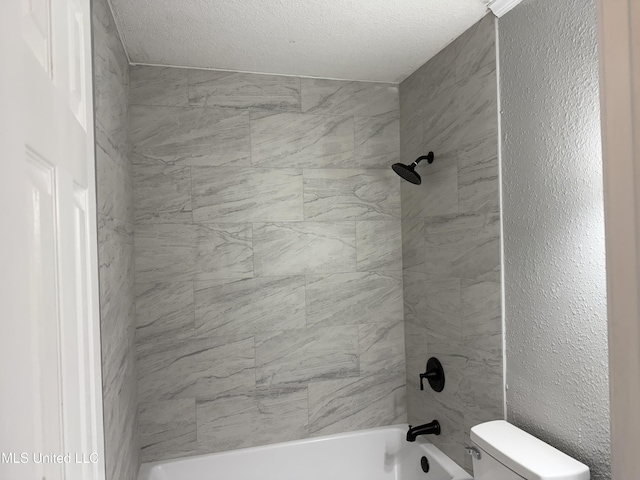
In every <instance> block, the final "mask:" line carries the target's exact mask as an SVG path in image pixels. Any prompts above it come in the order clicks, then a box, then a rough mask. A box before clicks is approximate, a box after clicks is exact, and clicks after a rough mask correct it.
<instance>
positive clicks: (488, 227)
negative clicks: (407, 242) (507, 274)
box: [425, 213, 500, 279]
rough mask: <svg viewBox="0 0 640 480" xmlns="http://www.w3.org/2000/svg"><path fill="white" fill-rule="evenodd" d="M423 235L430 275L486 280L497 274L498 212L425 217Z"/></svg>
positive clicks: (427, 269)
mask: <svg viewBox="0 0 640 480" xmlns="http://www.w3.org/2000/svg"><path fill="white" fill-rule="evenodd" d="M425 238H426V256H425V268H426V271H427V272H429V273H430V274H431V275H439V276H442V277H458V278H467V279H472V278H478V279H480V278H482V279H489V278H495V277H496V276H497V275H498V272H499V269H500V217H499V214H498V213H487V214H474V213H467V214H460V215H449V216H443V217H430V218H427V219H426V220H425Z"/></svg>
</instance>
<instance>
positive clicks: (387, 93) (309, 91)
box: [302, 78, 399, 117]
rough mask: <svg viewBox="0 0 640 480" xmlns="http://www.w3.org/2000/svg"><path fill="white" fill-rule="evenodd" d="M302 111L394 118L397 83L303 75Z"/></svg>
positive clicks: (397, 106)
mask: <svg viewBox="0 0 640 480" xmlns="http://www.w3.org/2000/svg"><path fill="white" fill-rule="evenodd" d="M302 111H303V112H307V113H318V114H324V115H354V116H357V117H377V116H387V117H397V116H398V113H399V104H398V86H397V85H392V84H388V83H370V82H350V81H343V80H327V79H322V78H303V79H302Z"/></svg>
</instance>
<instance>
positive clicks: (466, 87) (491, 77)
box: [425, 63, 498, 150]
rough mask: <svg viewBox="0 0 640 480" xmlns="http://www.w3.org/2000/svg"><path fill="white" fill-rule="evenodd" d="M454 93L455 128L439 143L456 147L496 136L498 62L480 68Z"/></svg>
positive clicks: (439, 140) (452, 112) (441, 137)
mask: <svg viewBox="0 0 640 480" xmlns="http://www.w3.org/2000/svg"><path fill="white" fill-rule="evenodd" d="M454 90H455V94H454V96H453V100H452V105H451V109H452V111H451V114H453V115H455V117H456V120H455V122H454V123H455V128H453V129H451V130H450V131H448V132H447V133H446V134H445V135H444V136H442V135H441V136H440V137H439V139H438V140H437V141H436V142H437V143H440V142H441V143H442V144H446V145H447V146H449V147H452V148H455V147H456V146H458V145H465V144H469V143H472V142H474V141H476V140H480V139H483V138H487V137H490V136H495V137H497V135H498V92H497V82H496V65H495V63H490V64H488V65H486V66H484V67H482V68H480V69H479V70H478V71H477V72H475V73H473V74H472V75H471V76H469V77H467V78H465V79H464V80H462V81H461V82H460V83H459V84H458V85H456V88H455V89H454ZM434 120H435V119H434ZM436 121H437V120H436ZM425 135H426V133H425ZM425 140H426V138H425ZM447 150H448V149H447Z"/></svg>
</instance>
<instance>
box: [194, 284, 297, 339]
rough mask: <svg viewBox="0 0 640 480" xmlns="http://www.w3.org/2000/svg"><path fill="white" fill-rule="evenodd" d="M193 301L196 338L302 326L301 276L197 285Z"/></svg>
mask: <svg viewBox="0 0 640 480" xmlns="http://www.w3.org/2000/svg"><path fill="white" fill-rule="evenodd" d="M195 300H196V309H195V312H196V328H197V333H198V336H218V335H231V334H243V333H254V332H273V331H278V330H289V329H294V328H302V327H305V326H306V322H305V279H304V277H303V276H298V277H259V278H247V279H243V280H219V281H210V282H198V283H197V284H196V290H195Z"/></svg>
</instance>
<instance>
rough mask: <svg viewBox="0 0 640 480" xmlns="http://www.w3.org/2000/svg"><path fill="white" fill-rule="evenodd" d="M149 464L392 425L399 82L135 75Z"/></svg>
mask: <svg viewBox="0 0 640 480" xmlns="http://www.w3.org/2000/svg"><path fill="white" fill-rule="evenodd" d="M130 104H131V107H130V109H131V110H130V119H129V135H130V141H131V150H130V158H131V161H132V163H133V164H134V167H133V168H134V192H135V257H136V258H135V268H136V285H135V294H136V311H137V329H136V341H137V351H138V385H139V390H138V392H139V393H138V401H139V414H140V426H139V428H140V432H141V444H142V450H141V452H142V453H141V455H142V459H143V461H149V460H155V459H162V458H170V457H179V456H188V455H194V454H198V453H207V452H215V451H221V450H228V449H233V448H239V447H246V446H251V445H259V444H266V443H273V442H279V441H285V440H293V439H299V438H304V437H308V436H313V435H322V434H328V433H335V432H343V431H350V430H357V429H362V428H369V427H376V426H381V425H389V424H393V423H398V422H404V421H405V419H406V406H405V353H404V323H403V305H402V245H401V220H400V217H401V214H400V183H399V179H398V177H396V176H395V175H394V173H393V172H392V170H391V169H390V168H389V167H390V165H391V164H392V163H393V162H395V161H397V160H398V157H399V149H400V148H399V105H398V88H397V86H396V85H387V84H374V83H358V82H341V81H332V80H319V79H306V78H303V79H301V78H297V77H281V76H270V75H251V74H242V73H230V72H217V71H203V70H186V69H175V68H160V67H133V68H132V70H131V84H130Z"/></svg>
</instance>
